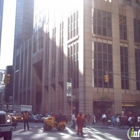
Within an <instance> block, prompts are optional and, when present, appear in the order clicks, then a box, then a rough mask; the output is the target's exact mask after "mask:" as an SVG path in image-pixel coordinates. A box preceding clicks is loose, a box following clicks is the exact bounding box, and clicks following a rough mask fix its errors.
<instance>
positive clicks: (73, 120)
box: [71, 113, 75, 129]
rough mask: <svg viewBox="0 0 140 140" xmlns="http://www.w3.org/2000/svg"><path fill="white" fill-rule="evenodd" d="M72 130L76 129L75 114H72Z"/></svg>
mask: <svg viewBox="0 0 140 140" xmlns="http://www.w3.org/2000/svg"><path fill="white" fill-rule="evenodd" d="M71 128H73V129H75V114H74V113H73V114H72V126H71Z"/></svg>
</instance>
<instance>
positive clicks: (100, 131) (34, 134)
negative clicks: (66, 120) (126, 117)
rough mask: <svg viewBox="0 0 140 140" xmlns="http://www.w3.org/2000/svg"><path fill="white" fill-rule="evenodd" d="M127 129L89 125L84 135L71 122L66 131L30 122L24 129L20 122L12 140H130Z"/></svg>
mask: <svg viewBox="0 0 140 140" xmlns="http://www.w3.org/2000/svg"><path fill="white" fill-rule="evenodd" d="M127 130H128V129H127V128H125V129H118V128H116V127H111V126H96V125H88V126H87V127H85V128H84V137H83V136H78V135H76V130H74V129H71V128H70V124H68V125H67V127H66V129H65V130H64V131H58V130H56V129H53V130H52V131H44V130H43V128H42V123H30V130H29V131H27V130H26V131H24V130H23V124H22V123H19V124H18V126H17V128H16V129H15V130H14V131H13V139H12V140H47V139H49V140H66V139H67V140H81V139H84V140H128V138H127ZM138 139H139V138H138ZM0 140H3V139H2V138H1V139H0Z"/></svg>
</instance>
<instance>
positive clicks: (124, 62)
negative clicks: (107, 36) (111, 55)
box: [120, 46, 129, 89]
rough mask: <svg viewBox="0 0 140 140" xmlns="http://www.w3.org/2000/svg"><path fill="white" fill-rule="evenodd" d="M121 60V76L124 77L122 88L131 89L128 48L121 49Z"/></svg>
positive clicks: (122, 78)
mask: <svg viewBox="0 0 140 140" xmlns="http://www.w3.org/2000/svg"><path fill="white" fill-rule="evenodd" d="M120 59H121V75H122V76H121V87H122V89H129V79H128V77H129V75H128V49H127V47H122V46H121V47H120ZM123 76H124V77H123ZM125 76H126V77H125Z"/></svg>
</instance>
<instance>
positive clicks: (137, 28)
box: [134, 19, 140, 43]
mask: <svg viewBox="0 0 140 140" xmlns="http://www.w3.org/2000/svg"><path fill="white" fill-rule="evenodd" d="M134 41H135V42H138V43H140V20H138V19H134Z"/></svg>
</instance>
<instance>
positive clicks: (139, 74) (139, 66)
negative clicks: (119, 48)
mask: <svg viewBox="0 0 140 140" xmlns="http://www.w3.org/2000/svg"><path fill="white" fill-rule="evenodd" d="M135 64H136V80H137V82H136V89H137V90H140V49H135Z"/></svg>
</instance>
